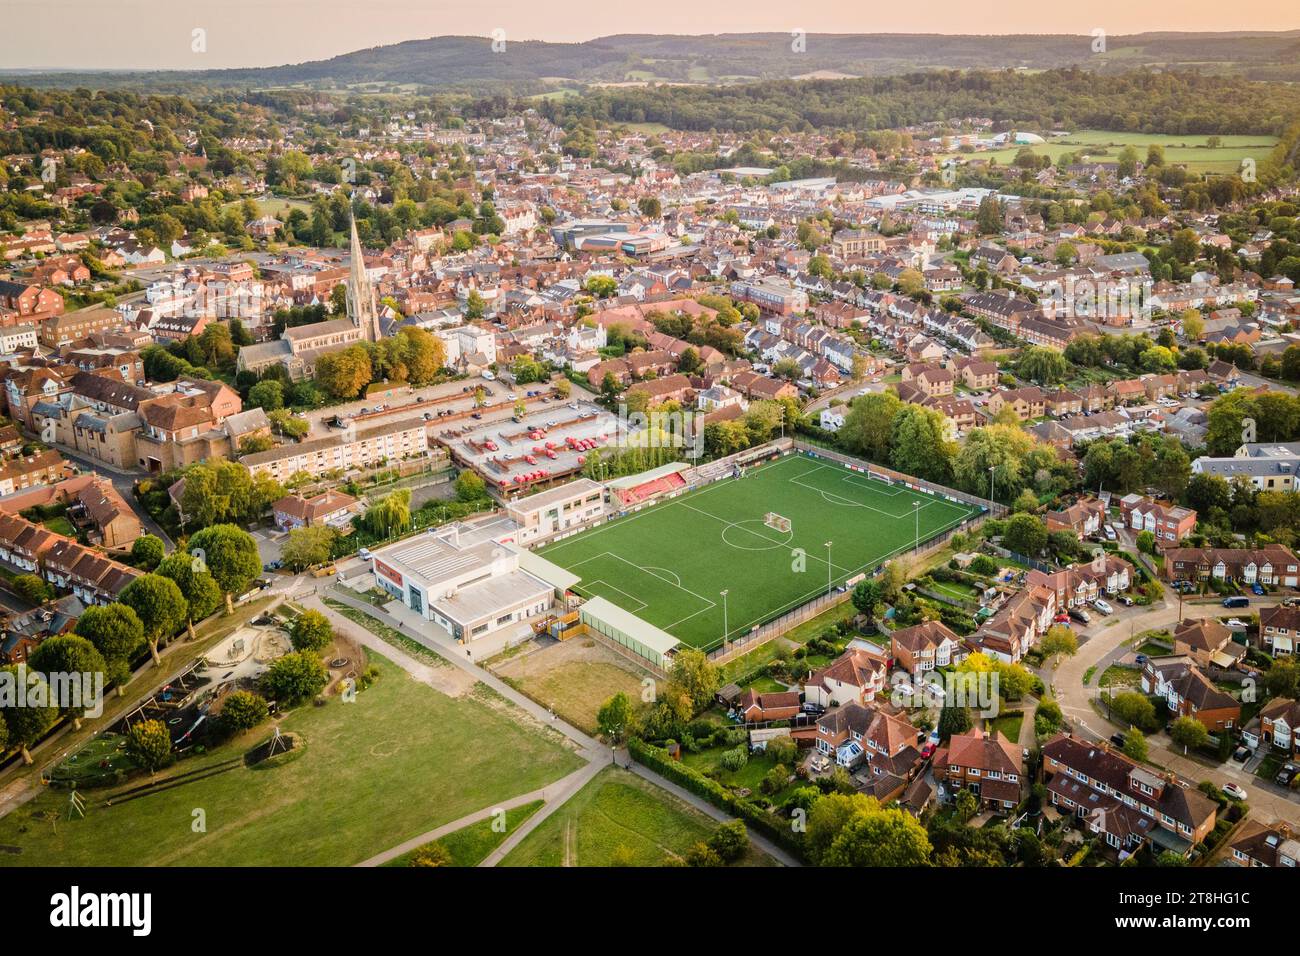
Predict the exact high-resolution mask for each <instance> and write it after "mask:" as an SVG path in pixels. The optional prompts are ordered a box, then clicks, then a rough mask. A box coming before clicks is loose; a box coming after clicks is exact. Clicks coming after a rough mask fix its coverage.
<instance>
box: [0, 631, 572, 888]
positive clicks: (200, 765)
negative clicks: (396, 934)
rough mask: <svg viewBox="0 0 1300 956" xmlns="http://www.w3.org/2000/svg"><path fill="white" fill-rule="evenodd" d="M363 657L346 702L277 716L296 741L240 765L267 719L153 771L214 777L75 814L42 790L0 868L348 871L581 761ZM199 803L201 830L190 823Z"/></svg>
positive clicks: (523, 722)
mask: <svg viewBox="0 0 1300 956" xmlns="http://www.w3.org/2000/svg"><path fill="white" fill-rule="evenodd" d="M370 659H371V660H372V661H373V662H374V664H375V666H376V667H378V669H379V673H380V677H379V680H378V681H377V682H376V683H375V685H374V686H373V687H371V688H370V689H368V690H366V691H365V692H364V693H362V694H360V695H358V697H357V700H356V703H353V704H347V703H343V702H342V701H340V700H338V699H334V700H331V701H330V702H329V703H328V704H326V705H325V706H323V707H314V706H310V705H308V706H304V707H300V708H298V709H297V710H294V711H293V712H291V713H290V714H289V715H288V716H286V717H285V718H284V720H283V722H282V727H283V729H284V731H285V732H286V733H289V732H292V733H294V734H297V735H299V736H300V738H301V739H302V742H303V743H302V747H301V749H299V748H297V747H295V749H294V750H293V751H291V752H290V753H289V754H288V755H286V756H284V757H278V758H276V759H275V760H274V761H271V762H268V763H266V764H263V765H260V766H253V767H248V766H246V765H245V764H243V763H242V762H241V761H240V760H239V758H241V757H242V756H243V755H244V754H245V753H246V752H247V751H249V750H251V749H253V748H254V747H255V746H257V745H258V744H260V743H261V742H263V741H265V740H266V739H267V737H268V736H269V727H268V726H265V725H264V726H263V727H261V728H259V729H258V730H257V731H255V732H250V733H248V734H245V735H243V736H242V737H239V738H237V739H236V740H235V741H233V742H231V743H228V744H225V745H223V746H221V747H217V748H215V749H213V750H212V751H211V752H209V753H207V754H205V755H203V756H200V757H193V758H190V759H188V760H185V761H183V762H181V763H179V764H177V765H175V766H173V767H170V768H168V769H166V770H164V771H162V772H161V773H160V774H159V779H160V780H162V779H164V778H168V777H172V776H177V775H179V774H182V773H190V772H193V771H196V770H203V769H205V768H206V769H211V770H213V771H214V774H213V775H212V776H208V777H204V778H201V779H191V780H190V781H189V782H179V783H177V784H176V785H175V786H173V787H171V788H169V789H159V790H156V791H153V792H151V793H149V794H148V795H147V796H143V797H139V798H136V799H120V798H119V799H118V800H116V801H115V802H114V805H113V806H106V805H105V801H106V799H107V798H109V797H111V796H113V793H114V791H106V790H90V791H85V792H84V793H83V796H84V797H85V799H86V815H85V818H84V819H73V820H68V819H67V802H68V793H67V791H65V790H57V791H56V790H50V791H46V792H45V793H42V794H41V795H40V796H38V797H37V798H36V799H34V800H32V801H30V802H29V803H26V804H24V805H23V806H21V807H18V808H16V809H14V810H13V811H11V812H10V813H8V814H7V815H6V816H4V817H3V818H0V845H8V846H11V847H16V848H19V850H20V852H18V853H15V854H10V853H0V866H22V865H26V866H41V865H44V866H54V865H61V866H161V865H182V866H302V865H309V866H348V865H351V864H354V863H357V862H360V861H361V860H364V859H367V858H369V857H371V856H374V855H375V854H376V853H380V852H382V851H383V850H386V849H388V848H389V847H392V846H395V845H397V844H398V843H401V842H402V841H403V840H409V839H410V838H411V837H413V836H415V835H416V834H419V833H424V832H426V831H427V830H431V829H434V828H436V827H438V826H441V825H442V824H445V823H448V822H450V821H452V820H456V819H458V818H460V817H463V816H466V815H467V814H470V813H473V812H475V811H476V810H481V809H482V808H483V807H487V806H491V805H493V804H494V803H496V802H499V801H502V800H507V799H509V798H510V797H513V796H517V795H518V794H520V793H526V792H527V791H529V790H533V789H536V788H538V787H542V786H545V785H546V784H548V783H551V782H553V781H555V780H558V779H559V778H561V777H563V776H565V775H566V774H568V773H571V772H572V771H573V770H575V769H577V768H578V767H579V766H581V764H582V760H581V758H579V757H578V756H576V755H575V754H574V753H573V752H572V750H571V749H569V748H568V747H567V746H566V745H565V744H564V743H562V742H561V741H560V740H559V737H558V735H557V734H556V733H555V732H554V731H552V730H550V729H549V728H544V727H542V726H540V725H537V724H535V723H533V722H532V721H531V718H528V717H527V716H526V715H524V714H523V713H522V712H520V711H517V710H514V709H513V708H510V707H508V706H506V705H505V704H504V703H503V702H501V701H500V699H499V698H497V699H492V697H491V696H490V695H485V694H478V693H475V694H472V695H466V696H464V697H460V698H457V699H452V698H450V697H447V696H445V695H443V694H440V693H438V692H437V691H435V690H433V689H432V688H430V687H428V686H427V685H425V684H421V683H418V682H416V681H415V680H413V679H412V678H411V677H409V676H408V675H407V674H406V672H405V671H403V670H401V669H400V668H398V667H396V666H395V665H393V664H392V663H390V662H389V661H387V660H385V659H384V658H383V657H381V656H379V655H377V654H374V653H373V652H371V653H370ZM226 765H231V766H230V769H224V770H222V767H223V766H226ZM147 781H148V778H146V777H137V778H135V779H133V780H132V781H131V783H130V784H128V785H127V787H126V788H125V789H131V788H134V787H138V786H140V785H141V784H143V783H146V782H147ZM118 792H119V793H120V791H118ZM196 809H198V810H202V811H203V816H204V824H205V827H206V830H205V831H204V832H195V831H194V829H192V824H193V822H194V820H195V816H194V811H195V810H196Z"/></svg>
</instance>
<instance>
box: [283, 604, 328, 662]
mask: <svg viewBox="0 0 1300 956" xmlns="http://www.w3.org/2000/svg"><path fill="white" fill-rule="evenodd" d="M333 640H334V628H333V627H331V626H330V622H329V618H327V617H326V616H325V615H324V614H322V613H321V612H320V611H303V612H302V613H301V614H299V615H298V617H297V618H296V619H295V620H294V622H293V624H292V626H291V627H290V628H289V642H290V643H291V644H293V649H294V650H295V651H316V652H318V653H319V652H320V651H323V650H324V649H325V648H327V647H329V645H330V644H331V643H332V642H333Z"/></svg>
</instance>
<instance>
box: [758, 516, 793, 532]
mask: <svg viewBox="0 0 1300 956" xmlns="http://www.w3.org/2000/svg"><path fill="white" fill-rule="evenodd" d="M763 524H765V525H767V526H768V527H769V528H774V529H776V530H777V531H781V532H788V531H789V530H790V519H789V518H785V517H782V516H781V515H779V514H777V513H776V512H775V511H769V512H768V513H767V514H766V515H764V516H763Z"/></svg>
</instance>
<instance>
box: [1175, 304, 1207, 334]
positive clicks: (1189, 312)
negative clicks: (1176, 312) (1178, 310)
mask: <svg viewBox="0 0 1300 956" xmlns="http://www.w3.org/2000/svg"><path fill="white" fill-rule="evenodd" d="M1181 318H1182V326H1183V337H1184V338H1185V339H1187V341H1188V342H1199V341H1200V340H1201V336H1203V335H1204V334H1205V320H1204V319H1202V318H1201V313H1200V311H1199V310H1198V309H1185V310H1184V311H1183V314H1182V316H1181Z"/></svg>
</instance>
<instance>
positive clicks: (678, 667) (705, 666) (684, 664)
mask: <svg viewBox="0 0 1300 956" xmlns="http://www.w3.org/2000/svg"><path fill="white" fill-rule="evenodd" d="M668 682H669V685H670V686H671V687H674V688H676V689H677V690H680V691H681V692H682V693H684V694H685V695H686V696H687V698H689V700H690V702H691V704H692V705H693V706H694V708H695V710H696V712H698V711H700V710H703V709H704V708H705V707H706V706H708V704H709V702H710V701H712V700H713V695H714V694H715V693H716V692H717V690H718V684H719V676H718V668H717V665H716V664H714V663H713V662H712V661H710V660H709V659H708V657H707V656H706V655H705V654H704V652H703V651H697V650H695V649H694V648H688V649H686V650H680V651H678V653H677V656H676V657H675V658H674V660H673V668H672V671H671V673H670V674H669V675H668Z"/></svg>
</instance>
